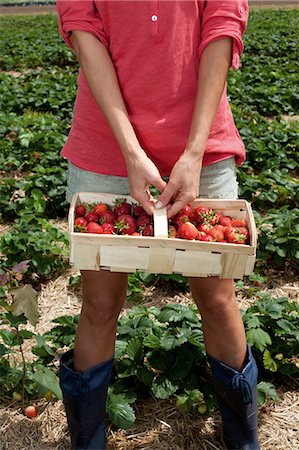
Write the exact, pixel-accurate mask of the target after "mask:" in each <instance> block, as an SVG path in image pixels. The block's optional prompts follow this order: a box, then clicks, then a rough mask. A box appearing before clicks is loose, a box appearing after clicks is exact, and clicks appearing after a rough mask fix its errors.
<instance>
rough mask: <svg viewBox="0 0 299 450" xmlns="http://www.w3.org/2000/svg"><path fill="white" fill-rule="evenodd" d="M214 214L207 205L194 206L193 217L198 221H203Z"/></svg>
mask: <svg viewBox="0 0 299 450" xmlns="http://www.w3.org/2000/svg"><path fill="white" fill-rule="evenodd" d="M211 214H212V210H211V209H210V208H208V207H207V206H197V207H196V208H194V211H193V215H192V219H194V220H195V221H196V222H198V223H203V222H204V221H205V220H206V219H207V218H209V217H210V216H211Z"/></svg>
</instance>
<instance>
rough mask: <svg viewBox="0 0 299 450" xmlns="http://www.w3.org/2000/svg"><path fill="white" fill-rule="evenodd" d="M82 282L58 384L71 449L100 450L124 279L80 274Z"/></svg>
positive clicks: (101, 273) (106, 274)
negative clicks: (71, 339) (70, 342)
mask: <svg viewBox="0 0 299 450" xmlns="http://www.w3.org/2000/svg"><path fill="white" fill-rule="evenodd" d="M82 284H83V305H82V311H81V316H80V320H79V324H78V327H77V333H76V339H75V349H74V351H73V350H69V351H68V352H66V353H65V354H64V355H62V357H61V360H60V386H61V390H62V393H63V400H64V405H65V410H66V415H67V420H68V426H69V431H70V436H71V441H72V449H73V450H83V449H88V450H105V448H106V444H105V412H106V398H107V391H108V385H109V381H110V376H111V370H112V365H113V353H114V344H115V332H116V326H117V319H118V316H119V313H120V311H121V308H122V306H123V303H124V300H125V298H126V290H127V275H126V274H122V273H110V272H107V271H99V272H96V271H82Z"/></svg>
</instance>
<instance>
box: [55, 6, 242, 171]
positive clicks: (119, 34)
mask: <svg viewBox="0 0 299 450" xmlns="http://www.w3.org/2000/svg"><path fill="white" fill-rule="evenodd" d="M57 11H58V18H59V29H60V32H61V34H62V37H63V39H64V40H65V42H66V43H67V44H68V45H69V46H70V47H71V46H72V45H71V42H70V39H69V37H70V34H71V32H72V30H82V31H88V32H90V33H92V34H94V35H95V36H96V37H97V38H98V39H99V40H100V41H101V42H102V44H103V45H105V47H106V48H107V49H108V51H109V54H110V56H111V59H112V61H113V63H114V66H115V69H116V72H117V76H118V80H119V83H120V87H121V91H122V95H123V98H124V101H125V104H126V107H127V110H128V114H129V117H130V121H131V123H132V125H133V127H134V129H135V132H136V135H137V137H138V139H139V142H140V145H141V146H142V148H143V149H144V150H145V151H146V152H147V154H148V156H149V157H150V158H151V159H152V160H153V161H154V163H155V164H156V166H157V167H158V169H159V170H160V173H161V175H162V176H168V175H169V174H170V172H171V169H172V167H173V165H174V163H175V162H176V161H177V160H178V158H179V157H180V154H181V153H182V151H183V150H184V149H185V145H186V142H187V139H188V135H189V131H190V125H191V118H192V111H193V106H194V101H195V97H196V90H197V74H198V64H199V60H200V56H201V54H202V51H203V49H204V48H205V46H206V45H207V44H209V43H210V42H212V41H215V40H217V39H220V38H223V37H232V38H233V56H232V67H233V68H234V69H235V70H236V69H237V68H238V67H239V58H240V54H241V53H242V51H243V43H242V36H243V33H244V31H245V28H246V25H247V19H248V4H247V0H222V1H221V0H219V1H218V0H207V1H198V0H175V1H172V0H143V1H139V0H135V1H134V0H131V1H126V0H106V1H101V0H100V1H91V0H58V1H57ZM62 155H63V156H64V157H66V158H67V159H69V160H71V161H72V162H73V163H74V164H75V165H77V166H78V167H80V168H82V169H85V170H90V171H93V172H97V173H101V174H110V175H118V176H126V175H127V172H126V166H125V161H124V158H123V156H122V153H121V151H120V148H119V145H118V143H117V141H116V139H115V137H114V135H113V133H112V131H111V129H110V127H109V125H108V123H107V121H106V119H105V117H104V116H103V114H102V112H101V110H100V108H99V107H98V106H97V104H96V102H95V100H94V98H93V96H92V94H91V92H90V90H89V88H88V86H87V83H86V81H85V79H84V76H83V73H82V71H81V70H79V77H78V94H77V98H76V102H75V107H74V118H73V123H72V128H71V131H70V134H69V136H68V139H67V142H66V144H65V146H64V148H63V149H62ZM231 156H235V157H236V162H237V164H241V163H242V162H243V161H244V160H245V149H244V145H243V142H242V140H241V138H240V136H239V133H238V131H237V129H236V127H235V124H234V120H233V116H232V113H231V109H230V106H229V103H228V100H227V95H226V92H224V93H223V95H222V98H221V101H220V104H219V107H218V110H217V113H216V116H215V120H214V123H213V125H212V128H211V131H210V135H209V139H208V143H207V146H206V150H205V154H204V159H203V165H204V166H205V165H208V164H212V163H215V162H218V161H221V160H223V159H226V158H228V157H231Z"/></svg>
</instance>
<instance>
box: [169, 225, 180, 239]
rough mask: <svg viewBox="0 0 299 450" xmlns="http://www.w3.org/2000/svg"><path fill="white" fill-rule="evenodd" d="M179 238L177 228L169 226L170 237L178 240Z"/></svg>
mask: <svg viewBox="0 0 299 450" xmlns="http://www.w3.org/2000/svg"><path fill="white" fill-rule="evenodd" d="M177 236H178V234H177V231H176V228H175V227H174V226H173V225H169V227H168V237H169V238H176V237H177Z"/></svg>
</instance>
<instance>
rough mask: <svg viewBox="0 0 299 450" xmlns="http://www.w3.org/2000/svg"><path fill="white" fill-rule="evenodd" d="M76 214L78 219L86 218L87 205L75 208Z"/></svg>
mask: <svg viewBox="0 0 299 450" xmlns="http://www.w3.org/2000/svg"><path fill="white" fill-rule="evenodd" d="M75 213H76V216H77V217H84V216H85V213H86V208H85V205H83V204H81V205H77V206H76V208H75Z"/></svg>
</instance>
